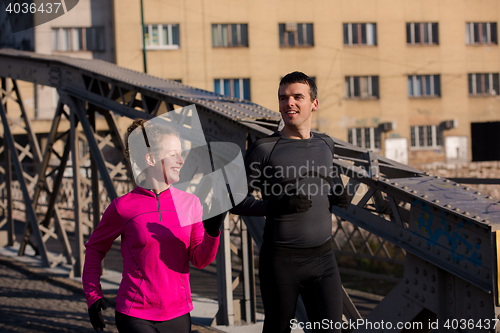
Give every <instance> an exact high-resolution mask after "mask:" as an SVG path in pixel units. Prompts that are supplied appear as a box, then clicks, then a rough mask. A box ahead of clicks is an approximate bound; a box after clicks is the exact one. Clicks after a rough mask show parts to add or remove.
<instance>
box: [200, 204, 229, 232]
mask: <svg viewBox="0 0 500 333" xmlns="http://www.w3.org/2000/svg"><path fill="white" fill-rule="evenodd" d="M203 212H204V213H203V216H206V215H209V216H210V215H213V214H217V213H220V214H218V215H214V216H212V217H210V218H206V219H204V220H203V226H204V227H205V231H206V232H207V234H209V235H210V236H212V237H217V236H219V229H220V226H221V224H222V222H223V221H224V217H225V216H226V214H224V212H223V211H222V205H221V203H220V201H219V200H218V199H213V200H212V207H211V209H210V213H207V212H208V205H207V204H206V203H203Z"/></svg>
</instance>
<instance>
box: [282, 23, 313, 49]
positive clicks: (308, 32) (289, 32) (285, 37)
mask: <svg viewBox="0 0 500 333" xmlns="http://www.w3.org/2000/svg"><path fill="white" fill-rule="evenodd" d="M294 26H295V28H294ZM309 28H310V29H309ZM278 35H279V44H280V47H282V48H295V47H298V48H301V47H305V48H307V47H314V23H304V22H302V23H298V22H286V23H278ZM291 36H293V44H291V43H290V37H291ZM301 36H302V37H301ZM300 37H301V38H302V43H299V42H300V40H299V39H300ZM309 39H310V40H309Z"/></svg>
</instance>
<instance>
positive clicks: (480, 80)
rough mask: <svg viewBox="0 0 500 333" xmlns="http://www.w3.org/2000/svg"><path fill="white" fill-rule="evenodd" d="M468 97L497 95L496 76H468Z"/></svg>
mask: <svg viewBox="0 0 500 333" xmlns="http://www.w3.org/2000/svg"><path fill="white" fill-rule="evenodd" d="M469 95H486V96H487V95H498V74H493V73H475V74H469Z"/></svg>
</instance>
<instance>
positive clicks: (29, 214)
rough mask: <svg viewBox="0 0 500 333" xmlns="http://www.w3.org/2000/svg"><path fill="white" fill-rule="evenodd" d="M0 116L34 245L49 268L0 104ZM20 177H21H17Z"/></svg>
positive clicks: (14, 147) (4, 114) (21, 168)
mask: <svg viewBox="0 0 500 333" xmlns="http://www.w3.org/2000/svg"><path fill="white" fill-rule="evenodd" d="M0 116H1V117H2V125H3V130H4V140H5V141H6V143H7V145H8V147H9V150H10V151H11V154H12V162H13V163H12V164H13V165H14V169H15V170H16V174H17V176H18V180H19V185H20V187H21V191H22V193H23V198H24V202H25V203H26V215H27V218H28V220H29V221H30V223H31V228H32V229H33V233H34V236H35V239H36V243H37V244H36V245H37V246H38V251H39V252H40V257H41V261H42V264H43V265H44V266H46V267H49V258H48V256H47V248H46V246H45V243H44V242H43V240H42V234H41V233H40V229H39V227H38V223H37V219H36V214H35V210H34V209H33V205H32V204H31V198H30V196H29V192H28V188H27V186H26V182H25V181H24V177H23V176H22V175H23V167H22V165H21V161H19V155H18V154H17V150H16V146H15V141H14V137H13V136H12V133H11V130H10V126H9V119H8V118H7V113H6V111H5V109H4V108H3V105H2V103H0ZM20 175H21V177H19V176H20Z"/></svg>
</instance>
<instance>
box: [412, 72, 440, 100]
mask: <svg viewBox="0 0 500 333" xmlns="http://www.w3.org/2000/svg"><path fill="white" fill-rule="evenodd" d="M440 81H441V80H440V77H439V75H409V76H408V96H409V97H437V96H441V85H440Z"/></svg>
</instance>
